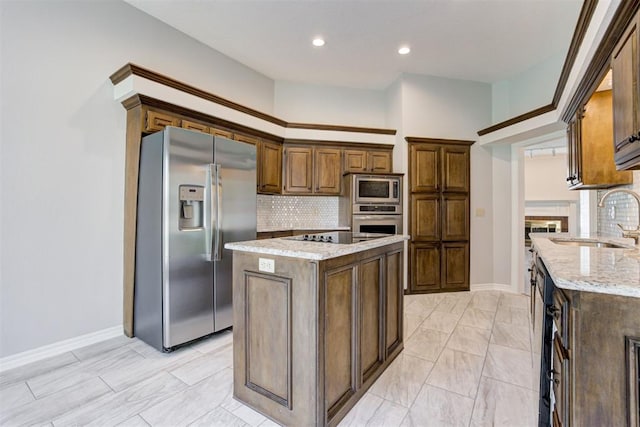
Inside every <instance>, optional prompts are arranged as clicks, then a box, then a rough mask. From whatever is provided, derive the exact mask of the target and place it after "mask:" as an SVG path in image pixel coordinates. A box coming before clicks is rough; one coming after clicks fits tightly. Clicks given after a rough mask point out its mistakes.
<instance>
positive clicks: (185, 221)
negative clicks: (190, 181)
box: [178, 185, 204, 230]
mask: <svg viewBox="0 0 640 427" xmlns="http://www.w3.org/2000/svg"><path fill="white" fill-rule="evenodd" d="M179 199H180V216H179V218H178V229H179V230H201V229H202V228H203V227H204V187H202V186H199V185H181V186H180V187H179Z"/></svg>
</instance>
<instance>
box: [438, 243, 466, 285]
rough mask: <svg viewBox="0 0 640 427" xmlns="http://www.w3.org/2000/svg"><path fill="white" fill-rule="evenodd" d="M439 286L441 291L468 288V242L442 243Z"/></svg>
mask: <svg viewBox="0 0 640 427" xmlns="http://www.w3.org/2000/svg"><path fill="white" fill-rule="evenodd" d="M440 274H441V281H440V286H441V287H442V290H443V291H460V290H469V244H468V243H465V242H457V243H443V244H442V266H441V269H440Z"/></svg>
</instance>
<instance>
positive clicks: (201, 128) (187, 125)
mask: <svg viewBox="0 0 640 427" xmlns="http://www.w3.org/2000/svg"><path fill="white" fill-rule="evenodd" d="M180 125H181V126H182V128H183V129H189V130H195V131H198V132H202V133H209V126H207V125H204V124H202V123H198V122H192V121H191V120H184V119H183V120H182V123H181V124H180Z"/></svg>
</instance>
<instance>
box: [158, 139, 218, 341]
mask: <svg viewBox="0 0 640 427" xmlns="http://www.w3.org/2000/svg"><path fill="white" fill-rule="evenodd" d="M163 155H164V159H163V192H164V194H163V202H162V210H163V221H162V228H163V229H162V235H163V236H164V238H163V242H162V263H163V283H162V286H163V301H162V304H163V319H162V320H163V346H164V347H165V348H170V347H173V346H175V345H178V344H182V343H185V342H188V341H191V340H193V339H196V338H200V337H202V336H204V335H207V334H210V333H212V332H213V330H214V319H213V286H212V282H213V263H212V262H210V261H209V260H208V259H207V256H206V252H207V243H208V242H207V238H206V237H207V235H206V231H205V227H206V226H207V225H206V222H207V220H208V218H207V216H208V213H207V212H206V209H205V206H206V205H208V204H209V203H210V201H207V200H206V198H207V197H208V195H207V194H206V193H207V192H206V190H204V198H205V200H203V202H202V203H199V204H197V209H202V210H203V212H202V215H203V218H204V221H203V227H201V228H197V227H193V228H190V229H184V228H183V229H182V230H181V229H180V228H181V227H180V224H181V218H182V216H184V206H182V204H183V202H181V200H180V198H181V197H180V194H179V191H180V188H183V189H184V188H185V186H188V187H186V188H200V187H202V188H206V185H207V176H208V175H209V164H210V163H211V162H212V160H213V137H211V136H210V135H207V134H204V133H199V132H191V131H187V130H184V129H179V128H172V127H167V128H166V130H165V132H164V152H163ZM183 198H184V197H183ZM206 202H209V203H206ZM182 222H184V218H182ZM159 231H160V230H158V232H159Z"/></svg>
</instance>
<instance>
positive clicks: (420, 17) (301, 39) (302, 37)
mask: <svg viewBox="0 0 640 427" xmlns="http://www.w3.org/2000/svg"><path fill="white" fill-rule="evenodd" d="M125 1H127V2H128V3H130V4H131V5H133V6H135V7H136V8H138V9H140V10H142V11H144V12H146V13H148V14H149V15H151V16H154V17H156V18H157V19H159V20H161V21H163V22H165V23H167V24H168V25H170V26H172V27H174V28H176V29H178V30H180V31H182V32H184V33H186V34H187V35H189V36H191V37H193V38H195V39H197V40H199V41H201V42H202V43H204V44H206V45H209V46H211V47H212V48H214V49H215V50H217V51H219V52H222V53H224V54H225V55H227V56H229V57H231V58H233V59H235V60H237V61H239V62H241V63H243V64H245V65H246V66H248V67H250V68H252V69H254V70H256V71H258V72H260V73H262V74H264V75H266V76H268V77H270V78H272V79H274V80H284V81H293V82H303V83H310V84H324V85H333V86H346V87H355V88H366V89H383V88H386V87H387V86H388V85H389V84H390V83H392V82H393V81H394V80H395V79H397V77H398V76H399V75H400V74H401V73H415V74H423V75H432V76H441V77H449V78H456V79H463V80H474V81H481V82H488V83H493V82H496V81H500V80H504V79H509V78H511V77H514V76H517V75H518V74H520V73H522V72H524V71H526V70H527V69H529V68H531V67H533V66H535V65H537V64H540V63H543V62H545V61H547V60H549V59H550V58H552V57H556V58H557V57H559V56H560V57H564V55H565V54H566V51H567V49H568V46H569V43H570V40H571V36H572V35H573V31H574V28H575V24H576V22H577V19H578V15H579V13H580V8H581V5H582V1H581V0H421V1H410V0H259V1H256V0H253V1H249V0H173V1H171V0H153V1H151V0H125ZM318 35H320V36H322V37H324V39H325V40H326V44H325V46H323V47H321V48H318V47H314V46H312V44H311V41H312V39H313V38H314V37H315V36H318ZM401 45H408V46H410V47H411V53H409V54H408V55H404V56H403V55H399V54H398V53H397V50H398V48H399V47H400V46H401ZM560 66H561V65H560ZM558 74H559V70H558Z"/></svg>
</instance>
